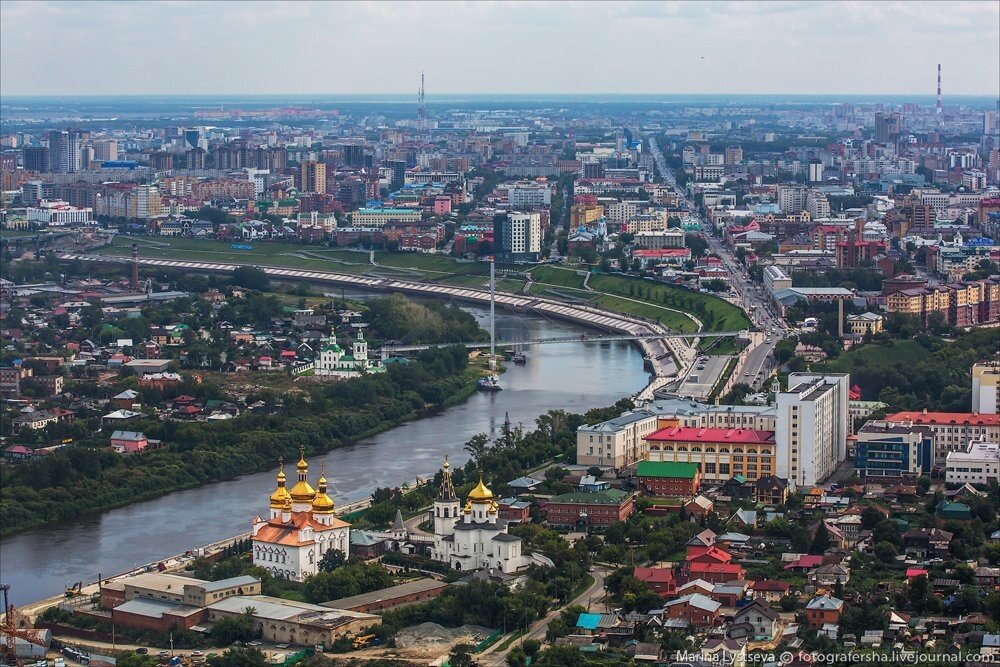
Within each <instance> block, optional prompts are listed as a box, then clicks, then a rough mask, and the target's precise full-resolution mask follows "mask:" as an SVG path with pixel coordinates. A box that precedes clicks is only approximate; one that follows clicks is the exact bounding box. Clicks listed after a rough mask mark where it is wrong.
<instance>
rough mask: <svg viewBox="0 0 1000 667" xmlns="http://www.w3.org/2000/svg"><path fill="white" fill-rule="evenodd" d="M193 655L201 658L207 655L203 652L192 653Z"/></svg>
mask: <svg viewBox="0 0 1000 667" xmlns="http://www.w3.org/2000/svg"><path fill="white" fill-rule="evenodd" d="M191 655H192V656H194V657H200V656H203V655H205V654H204V653H202V652H201V651H191Z"/></svg>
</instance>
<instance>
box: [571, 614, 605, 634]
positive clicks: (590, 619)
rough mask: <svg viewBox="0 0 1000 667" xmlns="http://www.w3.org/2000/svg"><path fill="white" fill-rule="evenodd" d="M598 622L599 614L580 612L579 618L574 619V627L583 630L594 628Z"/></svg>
mask: <svg viewBox="0 0 1000 667" xmlns="http://www.w3.org/2000/svg"><path fill="white" fill-rule="evenodd" d="M600 622H601V615H600V614H580V618H578V619H576V627H578V628H581V629H583V630H596V629H597V624H598V623H600Z"/></svg>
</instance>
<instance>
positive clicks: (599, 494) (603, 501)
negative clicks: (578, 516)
mask: <svg viewBox="0 0 1000 667" xmlns="http://www.w3.org/2000/svg"><path fill="white" fill-rule="evenodd" d="M628 495H629V494H627V493H625V492H624V491H620V490H618V489H605V490H604V491H594V492H593V493H584V492H577V493H564V494H562V495H559V496H552V498H550V499H549V502H550V503H568V504H571V505H620V504H621V502H622V501H623V500H625V498H627V497H628Z"/></svg>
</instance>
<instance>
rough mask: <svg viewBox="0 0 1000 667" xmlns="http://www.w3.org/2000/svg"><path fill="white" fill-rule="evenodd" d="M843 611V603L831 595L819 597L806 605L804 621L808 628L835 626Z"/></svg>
mask: <svg viewBox="0 0 1000 667" xmlns="http://www.w3.org/2000/svg"><path fill="white" fill-rule="evenodd" d="M843 610H844V601H843V600H840V599H837V598H835V597H833V596H831V595H821V596H819V597H816V598H813V599H812V600H810V601H809V604H807V605H806V619H808V622H809V627H810V628H814V629H819V628H821V627H823V626H824V625H827V624H830V625H837V623H838V622H840V614H841V612H842V611H843Z"/></svg>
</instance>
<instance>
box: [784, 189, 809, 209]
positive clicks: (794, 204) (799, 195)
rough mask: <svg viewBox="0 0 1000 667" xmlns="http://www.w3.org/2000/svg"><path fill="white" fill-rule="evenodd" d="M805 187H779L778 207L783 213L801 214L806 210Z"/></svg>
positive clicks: (806, 190)
mask: <svg viewBox="0 0 1000 667" xmlns="http://www.w3.org/2000/svg"><path fill="white" fill-rule="evenodd" d="M807 192H808V189H807V188H806V187H805V186H803V185H779V186H778V206H779V207H781V212H782V213H786V214H787V213H801V212H802V211H804V210H805V208H806V193H807Z"/></svg>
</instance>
